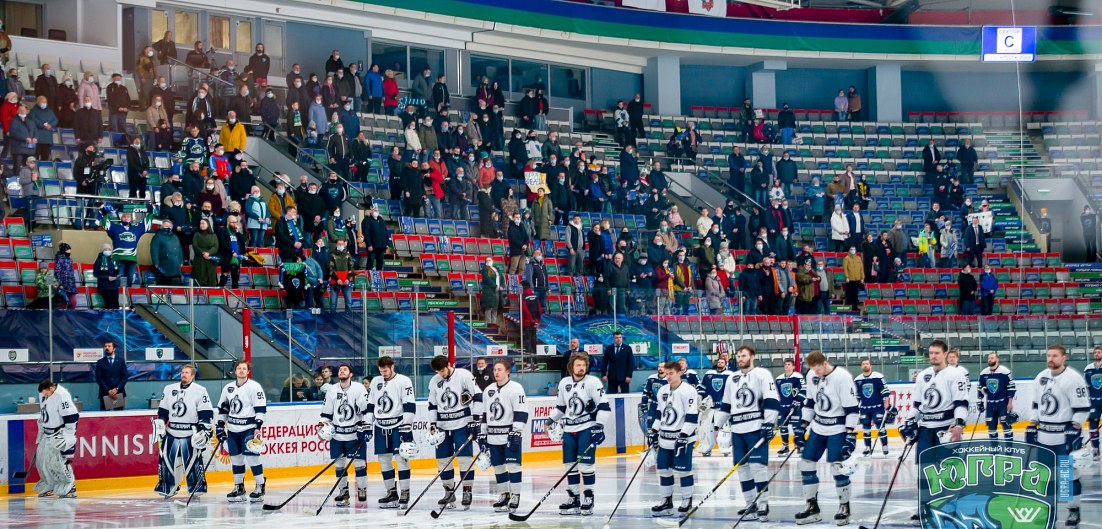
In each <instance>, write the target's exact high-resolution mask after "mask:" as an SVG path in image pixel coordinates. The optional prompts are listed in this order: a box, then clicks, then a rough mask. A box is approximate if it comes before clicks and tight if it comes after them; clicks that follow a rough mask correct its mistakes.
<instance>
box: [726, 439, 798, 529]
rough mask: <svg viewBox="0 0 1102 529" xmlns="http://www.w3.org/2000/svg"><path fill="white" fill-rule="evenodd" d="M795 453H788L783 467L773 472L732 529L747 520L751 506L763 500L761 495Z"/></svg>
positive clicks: (782, 462)
mask: <svg viewBox="0 0 1102 529" xmlns="http://www.w3.org/2000/svg"><path fill="white" fill-rule="evenodd" d="M795 453H796V451H795V450H792V451H790V452H788V455H787V456H785V457H784V461H781V466H779V467H777V470H775V471H773V475H772V476H769V479H768V480H767V481H766V482H765V488H763V489H761V490H759V491H758V495H757V496H754V499H753V500H750V503H747V504H746V509H747V510H746V511H744V512H743V513H742V516H739V517H738V521H737V522H735V525H734V526H732V527H731V529H735V527H738V526H739V524H740V523H742V520H743V518H746V515H747V514H749V509H750V506H751V505H754V504H755V503H757V502H758V499H759V498H761V495H762V494H764V493H765V491H766V490H768V489H769V484H770V483H772V482H773V480H774V479H776V477H777V474H780V473H781V470H782V469H783V468H784V466H785V465H787V464H788V459H789V458H791V457H792V454H795Z"/></svg>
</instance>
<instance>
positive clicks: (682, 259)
mask: <svg viewBox="0 0 1102 529" xmlns="http://www.w3.org/2000/svg"><path fill="white" fill-rule="evenodd" d="M677 262H679V263H683V262H685V256H684V255H679V256H677Z"/></svg>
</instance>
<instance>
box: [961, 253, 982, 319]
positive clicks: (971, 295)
mask: <svg viewBox="0 0 1102 529" xmlns="http://www.w3.org/2000/svg"><path fill="white" fill-rule="evenodd" d="M957 287H958V288H959V289H960V315H961V316H971V315H973V314H975V313H976V296H977V293H978V290H979V284H978V283H977V282H976V276H974V275H972V267H971V266H969V265H967V264H966V265H964V269H963V270H961V272H960V274H959V275H958V276H957Z"/></svg>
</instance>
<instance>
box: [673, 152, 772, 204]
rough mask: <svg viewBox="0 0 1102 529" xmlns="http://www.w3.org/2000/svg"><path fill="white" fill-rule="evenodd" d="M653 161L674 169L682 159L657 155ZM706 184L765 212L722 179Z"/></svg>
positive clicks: (752, 200)
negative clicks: (733, 195)
mask: <svg viewBox="0 0 1102 529" xmlns="http://www.w3.org/2000/svg"><path fill="white" fill-rule="evenodd" d="M651 159H652V160H666V163H667V164H669V165H670V167H673V162H674V161H677V160H680V158H670V157H669V155H666V154H656V155H654V156H652V157H651ZM678 165H681V166H684V164H678ZM705 183H707V184H708V185H710V186H712V187H716V186H720V189H719V191H720V193H722V194H724V195H729V194H731V193H734V194H735V195H736V196H741V197H742V201H743V202H749V203H750V204H751V205H754V206H757V207H758V209H760V210H762V211H765V206H763V205H761V204H758V202H757V201H756V200H754V199H753V198H751V197H750V195H747V194H746V192H744V191H742V190H741V189H735V187H734V186H732V185H731V184H729V183H727V182H725V181H723V180H722V179H720V180H719V181H718V182H716V181H713V180H710V179H709V180H707V181H705Z"/></svg>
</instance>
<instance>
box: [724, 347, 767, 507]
mask: <svg viewBox="0 0 1102 529" xmlns="http://www.w3.org/2000/svg"><path fill="white" fill-rule="evenodd" d="M756 354H757V353H756V351H754V348H753V347H751V346H749V345H743V346H742V347H739V348H738V350H737V351H735V362H736V364H737V366H738V370H737V371H735V372H734V373H732V374H731V378H729V379H728V380H727V385H726V387H725V388H724V389H723V398H722V399H721V400H720V403H719V410H718V411H716V414H715V424H716V425H717V426H720V427H722V426H724V425H728V424H729V426H728V429H730V430H731V457H732V458H733V459H734V460H735V461H736V462H737V461H741V460H742V458H743V457H744V456H745V455H746V454H747V452H749V453H750V457H748V458H747V459H746V463H745V464H743V465H742V466H740V467H739V469H738V475H739V481H741V482H742V495H743V496H745V497H746V507H745V508H743V509H741V510H740V511H739V515H740V516H743V515H744V518H743V519H744V520H749V521H754V520H768V519H769V491H768V489H767V487H768V486H769V472H768V470H769V469H768V465H769V442H770V441H772V440H773V437H774V436H775V435H777V413H778V411H779V410H780V402H779V401H778V400H777V385H776V384H775V383H774V381H773V375H772V374H771V373H770V372H769V371H768V370H766V369H764V368H761V367H754V358H755V356H756ZM759 439H764V440H765V441H764V442H763V443H762V444H761V445H759V446H758V447H757V448H754V445H756V444H757V442H758V440H759ZM751 450H752V451H751ZM759 494H760V496H759ZM755 496H757V498H758V501H757V503H753V501H754V498H755Z"/></svg>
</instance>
